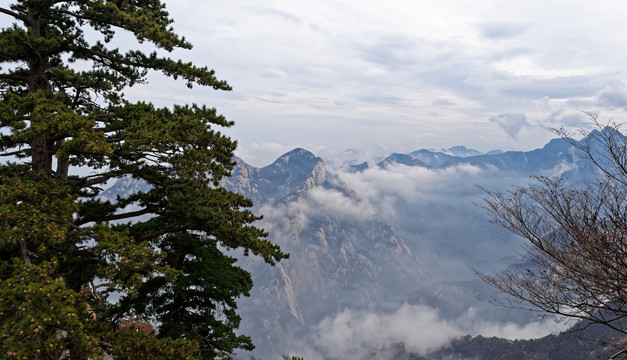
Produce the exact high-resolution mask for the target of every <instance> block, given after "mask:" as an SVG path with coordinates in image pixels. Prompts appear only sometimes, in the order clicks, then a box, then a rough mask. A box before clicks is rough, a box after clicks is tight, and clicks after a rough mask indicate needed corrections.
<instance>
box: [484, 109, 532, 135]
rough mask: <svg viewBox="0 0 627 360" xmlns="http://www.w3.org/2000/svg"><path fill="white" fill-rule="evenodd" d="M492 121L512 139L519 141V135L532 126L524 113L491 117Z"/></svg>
mask: <svg viewBox="0 0 627 360" xmlns="http://www.w3.org/2000/svg"><path fill="white" fill-rule="evenodd" d="M490 121H491V122H494V123H496V124H497V125H499V126H500V127H501V128H502V129H503V130H504V131H505V132H506V133H507V135H509V136H510V137H511V138H512V139H517V137H518V133H519V132H520V130H521V129H522V128H524V127H529V126H531V124H530V123H529V121H527V116H526V115H525V114H524V113H505V114H498V115H495V116H490Z"/></svg>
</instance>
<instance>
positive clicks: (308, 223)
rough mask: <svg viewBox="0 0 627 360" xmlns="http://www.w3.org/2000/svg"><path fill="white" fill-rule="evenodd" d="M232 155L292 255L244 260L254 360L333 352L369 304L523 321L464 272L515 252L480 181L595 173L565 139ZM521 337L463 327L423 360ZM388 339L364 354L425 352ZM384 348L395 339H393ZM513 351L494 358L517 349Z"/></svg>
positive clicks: (127, 183) (471, 320)
mask: <svg viewBox="0 0 627 360" xmlns="http://www.w3.org/2000/svg"><path fill="white" fill-rule="evenodd" d="M236 161H237V165H236V166H235V168H234V170H233V173H232V176H231V177H229V178H226V179H224V180H223V182H222V186H224V187H225V188H227V189H228V190H232V191H235V192H238V193H241V194H243V195H245V196H246V197H248V198H250V199H252V200H253V202H254V204H255V207H254V211H255V212H256V213H258V214H262V215H263V216H264V219H263V220H262V221H261V222H260V223H259V225H260V226H262V227H264V228H265V229H266V230H267V231H268V232H269V233H270V239H271V240H272V241H274V242H276V243H278V244H280V245H281V247H282V249H283V250H284V251H286V252H288V253H290V258H289V259H287V260H284V261H281V262H280V263H279V264H277V265H276V266H274V267H269V266H267V265H266V264H264V263H263V262H262V261H261V260H260V259H258V258H255V257H251V258H249V257H241V260H240V264H241V265H242V266H244V267H245V268H246V269H248V270H249V271H251V273H252V275H253V280H254V284H255V286H254V287H253V290H252V293H251V297H250V298H245V299H241V301H240V302H239V304H240V313H241V315H242V318H243V322H242V327H241V332H242V333H244V334H248V335H251V336H252V338H253V342H254V343H255V344H256V346H257V349H256V350H255V352H254V354H255V356H256V357H257V359H260V358H278V357H279V355H280V354H281V353H293V354H295V355H296V354H299V353H302V352H300V351H301V350H303V351H304V350H307V353H308V354H309V357H308V358H307V360H319V359H323V358H325V357H342V356H346V355H347V354H346V352H344V353H338V352H341V351H342V350H341V349H349V348H350V347H348V345H349V344H342V341H343V340H342V339H343V338H342V336H347V335H346V334H345V332H346V331H348V330H346V329H345V330H346V331H345V332H344V333H342V332H339V331H338V330H337V326H338V325H337V324H339V323H340V320H341V319H340V317H341V316H342V314H344V315H346V310H347V309H351V310H355V311H360V312H361V313H363V314H366V315H364V316H365V317H366V320H367V318H368V316H369V315H367V314H368V313H369V312H371V313H372V314H373V316H374V314H382V313H383V314H390V313H393V312H394V311H395V309H396V308H398V307H401V306H403V304H405V305H406V306H416V308H417V309H423V308H424V309H432V310H433V311H434V313H437V314H438V317H439V318H438V321H442V322H444V321H446V322H447V324H455V328H456V331H457V332H456V334H460V335H461V334H463V332H472V331H479V329H480V328H479V327H478V325H476V322H477V321H479V320H480V321H485V322H490V324H498V323H503V324H504V323H505V322H510V323H512V322H513V323H515V324H520V325H522V324H525V323H527V322H529V321H530V317H529V314H528V313H523V312H513V311H508V310H505V309H502V308H496V307H494V306H493V305H491V304H489V303H488V302H486V301H485V300H489V299H490V298H493V297H494V296H496V294H495V293H494V291H493V290H492V289H491V288H489V287H487V285H485V284H483V283H481V282H480V281H478V280H477V279H476V278H475V276H474V272H473V269H479V270H481V271H484V269H488V270H490V269H499V268H502V267H505V266H508V265H512V264H514V263H516V262H518V261H520V258H519V256H518V255H517V253H516V249H517V248H518V247H519V246H520V244H521V242H520V239H517V238H515V237H514V236H513V235H511V234H509V233H507V232H505V231H503V230H501V229H499V228H496V227H494V226H492V225H490V224H489V223H488V222H487V219H486V217H485V214H483V211H482V210H481V209H480V208H479V207H477V206H476V205H475V203H477V202H480V201H481V196H482V192H481V190H480V189H479V188H478V187H477V185H480V186H485V187H488V188H491V189H492V188H497V189H505V188H507V187H509V186H510V185H516V184H521V183H526V182H529V175H531V174H540V175H548V176H555V175H565V176H567V177H569V179H571V181H572V182H573V183H576V182H579V181H584V180H589V179H591V178H592V177H594V176H597V171H596V170H595V168H594V166H592V164H591V163H590V161H588V160H586V159H585V157H584V156H583V155H582V154H581V153H580V152H579V151H578V150H576V149H575V148H574V147H573V146H572V144H571V143H570V142H569V141H567V140H564V139H555V140H551V141H550V142H549V143H548V144H546V145H545V146H544V147H543V148H541V149H536V150H533V151H528V152H518V151H508V152H500V151H494V152H490V153H487V154H481V153H479V152H478V151H476V150H472V149H467V148H465V147H462V146H460V147H453V148H450V149H447V150H444V151H436V150H433V149H431V150H428V149H422V150H417V151H413V152H411V153H408V154H392V155H390V156H388V157H387V158H385V159H384V160H382V161H379V162H377V163H373V164H369V163H367V162H366V163H363V164H360V165H353V166H349V167H344V168H335V169H328V168H327V165H326V162H325V161H324V160H323V159H322V158H320V157H317V156H315V155H314V154H312V153H311V152H309V151H307V150H305V149H302V148H297V149H294V150H292V151H290V152H288V153H286V154H284V155H282V156H280V157H279V158H278V159H277V160H276V161H274V162H273V163H272V164H270V165H268V166H265V167H261V168H257V167H253V166H251V165H249V164H246V163H245V161H244V160H242V159H239V158H237V159H236ZM415 170H419V171H415ZM141 189H142V185H141V184H137V183H135V182H134V181H132V180H130V179H121V180H120V182H119V183H117V184H115V185H114V186H112V187H111V188H110V189H109V190H107V192H106V193H105V195H106V196H107V197H108V198H112V199H113V198H115V194H128V193H130V192H133V191H138V190H141ZM420 306H422V307H420ZM361 313H360V314H361ZM373 318H376V317H373ZM322 324H326V325H329V324H330V325H329V326H335V328H333V331H338V332H337V337H338V339H337V340H338V342H339V343H338V344H336V345H335V347H334V348H328V347H326V346H325V344H324V342H321V341H320V339H326V337H325V336H326V335H325V334H323V332H324V331H331V330H329V329H324V328H323V326H322ZM390 326H393V325H390ZM415 326H416V328H417V329H420V328H421V327H423V326H428V324H424V323H416V324H415ZM349 330H351V331H354V332H359V331H365V329H349ZM380 331H382V332H385V329H384V328H381V329H380ZM409 331H411V330H409ZM321 334H322V335H321ZM327 334H328V333H327ZM323 335H324V336H323ZM381 335H384V334H381ZM475 335H477V334H475ZM351 336H352V337H350V336H347V337H346V339H347V340H346V341H344V342H346V343H348V342H350V341H349V340H350V339H353V340H352V341H357V340H354V339H355V338H358V337H357V335H355V334H352V335H351ZM380 338H382V339H385V338H386V337H385V336H381V337H380ZM560 339H561V338H560ZM547 341H552V340H547ZM559 341H562V340H559ZM392 342H393V341H392ZM477 344H482V345H477ZM495 344H496V345H495ZM504 344H515V346H514V345H511V346H510V345H504ZM520 344H523V343H522V342H518V343H511V342H508V341H506V340H498V339H496V340H493V339H490V338H481V337H480V338H474V337H465V338H464V337H462V338H459V339H458V340H455V341H453V342H452V343H451V345H450V347H447V348H446V349H453V350H451V351H449V352H446V351H444V350H443V352H440V353H433V354H436V355H437V356H439V357H433V359H445V358H446V359H464V358H465V356H468V358H469V359H475V358H478V359H489V358H492V357H483V356H484V355H485V354H487V352H486V353H483V354H484V355H481V354H482V353H481V351H483V350H477V351H475V350H473V351H474V352H473V351H471V352H464V351H465V350H463V351H462V350H459V351H458V350H456V349H466V348H468V347H472V348H473V349H480V348H481V346H483V347H484V348H485V349H486V350H485V351H492V350H488V349H494V346H497V345H498V346H500V347H501V348H503V349H505V348H506V347H507V346H510V347H509V348H508V349H514V350H511V351H512V353H517V354H518V353H520V351H518V350H515V349H518V348H517V347H516V346H519V345H520ZM525 344H531V343H525ZM556 344H558V343H556ZM568 344H570V345H568V346H571V345H572V344H573V343H572V342H569V343H568ZM342 345H347V346H346V347H342ZM385 346H386V345H385V344H375V343H372V344H371V343H368V342H366V343H365V344H364V348H362V349H361V350H362V351H363V354H364V355H363V356H364V358H365V359H375V358H376V359H397V358H398V359H401V358H402V359H405V358H406V359H426V358H424V357H420V356H426V355H425V354H426V348H425V349H422V350H420V351H417V352H411V351H405V352H404V355H402V356H405V357H395V356H392V357H382V356H383V355H381V356H378V355H377V354H383V350H382V349H385ZM387 346H388V347H392V348H394V349H396V350H398V349H400V347H399V346H400V345H398V343H397V345H391V344H388V345H387ZM525 346H527V348H528V347H529V346H531V345H525ZM533 346H535V345H533ZM543 346H544V345H543ZM551 346H553V345H551ZM555 346H557V347H559V346H562V345H559V344H558V345H555ZM564 346H566V345H564ZM410 348H411V349H414V350H415V347H412V345H411V344H404V345H403V346H402V349H410ZM369 349H373V350H372V351H371V352H370V353H368V352H367V351H368V350H369ZM346 351H348V350H346ZM398 351H400V350H398ZM398 351H397V355H398V354H401V352H398ZM412 351H413V350H412ZM503 351H505V350H503ZM507 351H510V350H507ZM516 351H518V352H516ZM521 351H522V350H521ZM564 351H565V350H564ZM508 353H509V352H508ZM312 354H313V355H312ZM373 354H374V355H373ZM353 355H356V354H353ZM436 355H434V356H436ZM457 355H459V357H455V356H457ZM373 356H375V357H373ZM377 356H378V357H377ZM398 356H401V355H398ZM407 356H409V357H407ZM412 356H413V357H412ZM447 356H448V357H447ZM516 356H518V355H516ZM516 356H513V355H512V356H511V357H503V359H518V358H520V357H516ZM352 358H358V357H356V356H352ZM536 358H538V359H544V358H542V357H536Z"/></svg>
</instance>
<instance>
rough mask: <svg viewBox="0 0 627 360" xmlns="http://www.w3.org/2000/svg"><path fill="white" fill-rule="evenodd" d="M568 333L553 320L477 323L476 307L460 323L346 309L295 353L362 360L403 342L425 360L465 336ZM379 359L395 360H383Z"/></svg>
mask: <svg viewBox="0 0 627 360" xmlns="http://www.w3.org/2000/svg"><path fill="white" fill-rule="evenodd" d="M565 329H566V327H565V325H564V324H561V323H558V322H556V321H554V320H553V319H546V320H541V321H532V322H530V323H527V324H524V325H518V324H515V323H505V324H500V323H494V322H486V321H483V320H482V319H481V318H478V317H477V314H476V313H475V312H474V310H473V309H472V308H469V309H468V310H467V312H466V313H465V314H463V316H461V317H460V318H458V319H454V320H444V319H443V318H442V317H441V316H440V313H439V311H438V310H437V309H434V308H432V307H429V306H425V305H410V304H403V305H401V306H400V307H398V308H397V309H395V310H394V311H390V312H377V311H373V310H360V311H357V310H350V309H345V310H343V311H341V312H339V313H337V314H335V315H333V316H329V317H327V318H325V319H323V320H322V321H321V322H320V323H318V324H317V325H316V326H314V328H313V333H312V335H311V336H310V338H309V339H306V340H304V341H298V342H297V344H296V347H297V348H298V349H299V350H297V349H294V350H295V352H296V353H299V354H303V353H304V354H307V358H308V359H312V360H318V359H320V360H321V359H324V358H328V357H335V358H345V359H359V358H360V356H361V355H363V353H364V352H366V351H368V350H371V349H376V348H380V347H383V346H386V345H390V344H393V343H398V342H402V343H404V344H405V349H406V350H407V351H408V352H411V353H415V354H420V355H425V354H427V353H428V352H430V351H434V350H438V349H439V348H441V347H444V346H447V345H448V344H449V343H450V342H451V340H453V339H454V338H456V337H459V336H463V335H466V334H471V335H472V334H474V335H479V334H480V335H483V336H488V337H489V336H497V337H502V338H506V339H511V340H514V339H534V338H538V337H542V336H546V335H548V334H551V333H558V332H560V331H563V330H565ZM297 351H299V352H297ZM380 355H381V356H385V355H384V354H380ZM378 358H380V357H378ZM381 360H393V359H387V358H385V357H383V358H381Z"/></svg>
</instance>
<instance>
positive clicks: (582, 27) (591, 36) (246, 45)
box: [127, 0, 627, 165]
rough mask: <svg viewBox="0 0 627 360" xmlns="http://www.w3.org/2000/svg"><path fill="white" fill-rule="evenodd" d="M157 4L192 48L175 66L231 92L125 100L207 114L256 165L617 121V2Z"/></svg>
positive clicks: (139, 92) (624, 58) (154, 89)
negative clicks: (290, 155) (305, 153)
mask: <svg viewBox="0 0 627 360" xmlns="http://www.w3.org/2000/svg"><path fill="white" fill-rule="evenodd" d="M165 2H166V4H167V7H168V9H169V11H170V13H171V15H172V17H173V18H174V20H175V23H174V27H175V29H176V31H177V32H179V33H180V34H182V35H184V36H185V37H186V38H187V39H188V40H190V41H191V42H192V43H193V44H194V46H195V47H194V49H193V50H192V51H191V52H189V51H185V52H183V51H181V52H177V53H176V54H175V55H176V56H179V57H182V58H184V59H187V60H192V61H195V62H196V63H198V64H199V65H207V66H209V67H210V68H214V69H215V70H216V73H217V75H218V77H219V78H221V79H225V80H227V81H229V83H230V84H231V85H232V86H233V87H234V90H233V91H232V92H230V93H217V92H215V91H213V90H210V89H194V90H193V91H187V89H186V87H185V86H184V84H182V83H180V84H177V85H173V84H172V83H171V82H166V81H164V80H162V79H160V78H155V79H151V86H148V87H140V88H137V89H132V90H130V91H127V94H129V95H131V96H137V97H143V98H145V99H147V100H152V101H153V102H155V103H158V104H168V103H172V102H179V103H180V102H198V103H204V104H207V105H209V106H215V107H216V108H217V109H218V110H219V111H220V112H221V113H223V114H225V115H226V116H227V117H228V118H229V119H231V120H234V121H235V122H236V126H235V128H234V129H233V130H231V131H229V134H230V135H232V136H233V137H234V138H236V139H237V140H238V141H239V143H240V150H239V153H238V154H239V155H240V156H242V157H243V158H244V160H246V161H248V162H250V163H252V164H253V165H266V164H267V163H269V162H270V161H272V160H273V159H274V158H276V157H277V156H279V155H281V154H282V153H283V152H285V151H287V150H290V149H291V148H293V147H296V146H300V147H304V148H307V149H309V150H311V151H313V152H314V153H316V154H317V155H321V156H331V155H332V154H334V153H338V152H341V151H342V150H345V149H348V148H358V149H364V148H370V149H375V150H376V151H378V152H380V153H381V152H383V153H390V152H392V151H396V152H408V151H412V150H417V149H420V148H429V147H437V148H442V147H445V148H448V147H450V146H453V145H466V146H469V147H472V148H475V149H477V150H480V151H488V150H491V149H497V148H498V149H503V150H510V149H512V150H529V149H533V148H536V147H539V146H542V145H543V144H544V143H545V142H546V141H547V140H548V139H549V138H551V137H553V136H552V134H550V133H549V132H548V131H546V130H545V129H544V128H543V127H544V126H559V125H562V124H564V125H576V124H579V123H580V122H581V121H582V116H581V114H580V113H579V112H578V111H577V109H583V110H589V111H594V112H598V113H599V114H600V117H601V119H604V120H607V119H610V118H614V119H615V120H617V121H621V120H623V119H624V118H625V114H624V112H625V108H626V107H627V67H626V65H627V21H625V16H627V2H624V1H622V0H597V1H594V2H590V1H579V0H563V1H562V0H541V1H540V0H526V1H509V0H388V1H380V0H377V1H374V0H359V1H356V0H333V1H330V0H317V1H303V0H229V1H201V0H165Z"/></svg>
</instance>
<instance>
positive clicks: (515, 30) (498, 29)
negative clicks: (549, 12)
mask: <svg viewBox="0 0 627 360" xmlns="http://www.w3.org/2000/svg"><path fill="white" fill-rule="evenodd" d="M527 29H528V27H527V25H524V24H521V23H516V22H489V23H484V24H481V25H479V31H480V32H481V35H483V36H485V37H486V38H488V39H491V40H502V39H509V38H512V37H515V36H517V35H520V34H523V33H524V32H526V31H527Z"/></svg>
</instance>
